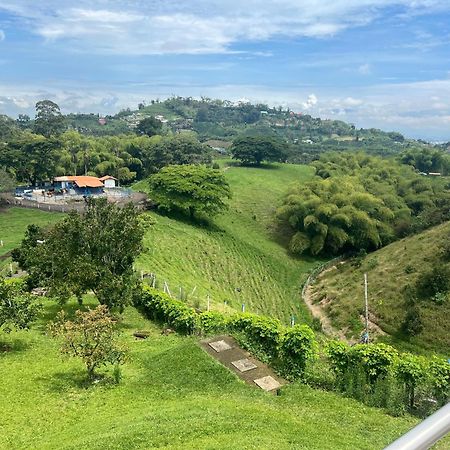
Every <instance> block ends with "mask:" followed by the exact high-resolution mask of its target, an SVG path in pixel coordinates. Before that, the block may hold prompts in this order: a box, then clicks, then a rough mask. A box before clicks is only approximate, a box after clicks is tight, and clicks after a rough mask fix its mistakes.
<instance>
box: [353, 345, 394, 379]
mask: <svg viewBox="0 0 450 450" xmlns="http://www.w3.org/2000/svg"><path fill="white" fill-rule="evenodd" d="M348 355H349V361H350V364H352V365H358V364H359V365H361V367H362V368H363V370H364V372H365V374H366V376H367V379H368V381H369V383H374V382H375V381H376V380H377V379H378V378H379V377H380V376H386V375H387V374H388V372H389V371H390V369H391V367H392V366H393V364H394V362H395V361H396V359H397V357H398V353H397V350H395V349H394V348H393V347H391V346H390V345H387V344H383V343H380V344H357V345H354V346H353V347H351V348H350V349H349V351H348Z"/></svg>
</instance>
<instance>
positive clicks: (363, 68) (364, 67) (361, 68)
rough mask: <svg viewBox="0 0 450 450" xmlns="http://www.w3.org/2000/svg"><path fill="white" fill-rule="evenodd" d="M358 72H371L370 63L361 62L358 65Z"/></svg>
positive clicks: (366, 73) (362, 73) (363, 73)
mask: <svg viewBox="0 0 450 450" xmlns="http://www.w3.org/2000/svg"><path fill="white" fill-rule="evenodd" d="M358 72H359V73H360V74H361V75H370V73H371V72H372V69H371V67H370V64H367V63H366V64H362V65H360V66H359V67H358Z"/></svg>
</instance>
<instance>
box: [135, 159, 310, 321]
mask: <svg viewBox="0 0 450 450" xmlns="http://www.w3.org/2000/svg"><path fill="white" fill-rule="evenodd" d="M225 176H226V178H227V180H228V182H229V183H230V186H231V190H232V193H233V198H232V199H231V201H230V210H229V211H227V212H226V213H224V214H222V215H220V216H218V217H216V218H215V219H214V224H213V225H212V226H210V227H207V226H200V225H195V224H192V223H189V222H187V221H182V220H176V219H175V218H170V217H166V216H162V215H158V214H155V213H150V214H151V215H152V216H153V217H155V218H156V221H157V223H156V225H155V226H154V227H153V229H152V230H151V231H149V232H148V233H147V235H146V237H145V244H146V246H147V251H146V252H145V253H144V254H143V255H142V256H141V257H140V258H139V260H138V263H137V264H136V268H137V269H142V270H145V271H148V272H153V273H155V274H156V275H157V280H159V281H160V283H163V282H164V281H167V283H168V284H169V287H170V289H171V292H172V294H173V295H175V294H176V295H179V292H180V287H181V288H182V292H184V293H188V294H192V292H193V291H194V289H195V291H194V294H193V295H191V296H190V297H189V295H188V301H189V302H191V303H194V304H196V306H201V307H203V308H204V307H205V306H206V301H207V300H206V299H207V295H208V294H209V295H210V296H211V299H212V301H213V302H215V305H216V307H219V306H220V305H222V306H223V305H224V302H225V301H226V302H227V305H228V306H231V307H234V308H237V309H239V308H241V304H242V303H245V307H246V311H251V312H256V313H264V314H268V315H271V316H274V317H278V318H280V319H282V320H284V321H288V320H289V318H290V316H291V315H292V314H294V315H295V316H296V320H297V321H309V317H310V316H309V312H308V311H307V310H306V308H305V306H304V305H303V303H302V301H301V299H300V295H299V288H300V286H301V284H302V282H303V280H304V278H305V276H306V272H307V271H308V270H309V269H310V268H311V267H312V266H314V265H315V264H317V260H316V259H313V258H293V257H291V256H289V255H288V253H287V252H286V249H285V246H284V245H283V244H282V243H280V242H278V241H277V238H276V236H275V233H274V229H273V218H274V210H275V208H276V207H277V206H278V205H279V203H280V200H281V198H282V196H283V195H284V193H285V192H286V190H287V186H288V185H289V184H290V183H292V182H294V181H307V180H309V179H311V177H312V176H313V169H312V168H311V167H308V166H301V165H292V164H274V165H272V166H270V167H268V168H247V167H236V166H232V167H229V168H228V169H227V170H226V172H225ZM146 184H147V183H146V181H142V182H140V183H138V184H137V185H135V189H142V190H145V189H146V187H147V186H146ZM161 286H162V284H160V287H161Z"/></svg>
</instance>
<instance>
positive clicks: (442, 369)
mask: <svg viewBox="0 0 450 450" xmlns="http://www.w3.org/2000/svg"><path fill="white" fill-rule="evenodd" d="M429 375H430V379H431V388H432V392H433V395H434V397H435V398H436V400H437V401H438V404H439V406H443V405H445V404H446V403H447V402H448V401H449V397H450V363H449V362H448V361H445V359H439V358H437V357H434V358H433V359H432V360H431V362H430V365H429Z"/></svg>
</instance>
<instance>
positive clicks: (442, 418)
mask: <svg viewBox="0 0 450 450" xmlns="http://www.w3.org/2000/svg"><path fill="white" fill-rule="evenodd" d="M449 432H450V403H447V404H446V405H445V406H444V407H443V408H441V409H439V410H438V411H436V412H435V413H434V414H432V415H431V416H430V417H428V418H427V419H425V420H424V421H423V422H421V423H419V425H417V426H415V427H414V428H413V429H412V430H411V431H408V433H406V434H404V435H403V436H402V437H400V438H399V439H397V440H396V441H395V442H393V443H392V444H391V445H388V446H387V447H386V448H385V449H384V450H426V449H428V448H430V447H431V446H432V445H433V444H434V443H435V442H437V441H438V440H439V439H441V438H443V437H444V436H445V435H446V434H447V433H449Z"/></svg>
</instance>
